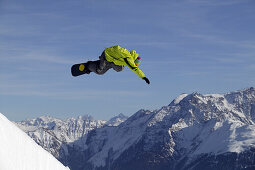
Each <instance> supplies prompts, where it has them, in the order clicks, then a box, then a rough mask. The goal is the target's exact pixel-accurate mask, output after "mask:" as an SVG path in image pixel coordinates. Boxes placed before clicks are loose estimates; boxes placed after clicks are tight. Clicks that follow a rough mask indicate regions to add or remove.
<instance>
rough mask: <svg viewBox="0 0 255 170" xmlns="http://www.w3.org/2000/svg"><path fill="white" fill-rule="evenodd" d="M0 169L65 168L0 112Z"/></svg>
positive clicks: (46, 169)
mask: <svg viewBox="0 0 255 170" xmlns="http://www.w3.org/2000/svg"><path fill="white" fill-rule="evenodd" d="M0 146H1V151H0V169H1V170H7V169H8V170H17V169H18V170H35V169H36V170H52V169H54V170H67V169H68V168H66V167H64V166H63V165H62V164H61V163H60V162H59V161H57V159H55V158H54V157H53V156H52V155H51V154H49V153H48V152H46V151H45V150H44V149H43V148H42V147H40V146H39V145H37V144H36V143H35V142H34V141H33V140H32V139H31V138H30V137H29V136H27V135H26V134H25V133H24V132H23V131H21V130H20V129H19V128H18V127H16V126H15V125H14V124H13V123H12V122H10V121H9V120H8V119H7V118H6V117H4V116H3V115H2V114H0Z"/></svg>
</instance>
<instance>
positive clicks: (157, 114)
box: [81, 88, 255, 170]
mask: <svg viewBox="0 0 255 170" xmlns="http://www.w3.org/2000/svg"><path fill="white" fill-rule="evenodd" d="M254 116H255V90H254V88H250V89H245V90H242V91H238V92H232V93H227V94H224V95H219V94H212V95H202V94H199V93H193V94H190V95H182V96H180V97H178V98H177V100H174V101H173V102H172V103H171V104H170V105H169V106H165V107H162V108H161V109H160V110H157V111H154V112H151V111H145V110H141V111H139V112H137V113H136V114H134V115H133V116H131V117H130V118H129V119H127V120H126V121H125V122H124V123H122V124H121V125H119V126H117V127H104V128H99V129H95V130H93V131H91V133H89V135H88V138H87V139H86V145H87V149H85V151H84V152H83V153H84V154H85V155H86V156H85V157H84V158H87V159H86V160H83V161H82V162H83V166H82V168H81V169H83V168H85V169H86V168H88V169H118V170H126V169H137V170H138V169H146V170H149V169H162V170H163V169H186V168H190V169H192V168H193V169H197V168H198V169H203V168H208V167H204V166H203V161H199V160H200V159H202V158H203V159H204V161H205V160H207V161H208V162H210V164H207V166H208V165H209V166H211V167H213V168H216V167H217V166H218V163H220V161H222V160H224V158H225V159H226V160H228V158H229V159H230V157H231V158H232V157H233V160H232V161H233V162H231V163H230V165H232V166H229V167H230V168H229V169H231V168H232V169H233V168H234V169H235V168H241V167H242V166H245V165H246V164H251V167H252V168H255V165H254V163H253V164H252V162H254V161H255V156H253V155H255V153H254V152H253V148H254V145H255V130H254V129H255V126H254ZM245 153H247V154H248V155H249V154H250V155H251V156H250V157H249V158H250V162H249V161H248V162H247V163H245V162H239V164H234V162H236V161H237V160H236V159H239V157H238V156H235V155H242V154H243V155H245ZM233 154H234V155H233ZM225 155H227V156H225ZM228 155H229V156H228ZM218 156H219V157H221V158H222V159H219V158H218ZM244 157H245V156H244ZM212 158H213V159H212ZM234 158H235V159H234ZM216 160H217V161H216ZM239 160H242V159H239ZM194 162H196V163H194ZM217 162H218V163H217ZM221 163H222V164H226V162H221ZM234 165H235V166H234Z"/></svg>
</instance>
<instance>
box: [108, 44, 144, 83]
mask: <svg viewBox="0 0 255 170" xmlns="http://www.w3.org/2000/svg"><path fill="white" fill-rule="evenodd" d="M104 53H105V59H106V60H107V61H109V62H113V63H114V64H116V65H119V66H123V65H127V66H128V67H129V68H130V69H131V70H132V71H133V72H134V73H135V74H137V75H138V76H139V77H140V78H141V79H142V78H144V77H145V75H144V73H143V72H142V71H141V70H140V69H139V68H138V67H137V66H136V65H135V63H134V61H135V60H136V59H137V57H138V56H139V54H137V53H136V51H135V50H132V51H130V52H129V51H128V50H127V49H125V48H121V47H120V46H113V47H110V48H106V49H105V51H104Z"/></svg>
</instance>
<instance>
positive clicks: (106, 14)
mask: <svg viewBox="0 0 255 170" xmlns="http://www.w3.org/2000/svg"><path fill="white" fill-rule="evenodd" d="M254 9H255V1H253V0H225V1H222V0H160V1H155V0H140V1H138V0H128V1H124V0H107V1H106V0H104V1H103V0H75V1H71V0H56V1H50V0H44V1H33V0H12V1H9V0H2V1H0V112H1V113H3V114H5V116H7V117H8V118H9V119H11V120H23V119H26V118H33V117H38V116H41V115H51V116H54V117H58V118H66V117H76V116H78V115H84V114H90V115H92V116H93V117H94V118H95V119H109V118H110V117H112V116H114V115H117V114H119V113H124V114H126V115H131V114H133V113H135V112H136V111H138V110H139V109H141V108H144V109H152V110H154V109H158V108H160V107H162V106H164V105H168V104H169V103H170V102H171V101H172V100H173V99H174V98H175V97H177V96H178V95H180V94H181V93H192V92H199V93H206V94H207V93H225V92H229V91H234V90H238V89H243V88H247V87H251V86H253V87H254V84H255V76H254V73H255V31H254V30H255V22H254V21H255V10H254ZM113 45H120V46H122V47H125V48H127V49H129V50H132V49H134V50H136V51H137V52H138V53H139V54H140V56H141V57H142V63H141V65H140V66H139V67H140V68H141V70H142V71H143V72H144V73H145V75H146V76H147V77H148V78H149V79H150V81H151V84H150V85H147V84H146V83H145V82H144V81H143V80H141V79H140V78H139V77H137V75H135V74H134V73H133V72H132V71H131V70H129V69H128V68H127V67H126V68H125V70H124V71H122V72H120V73H117V72H114V71H113V70H110V71H108V72H107V73H106V74H105V75H103V76H99V75H95V74H90V75H85V76H80V77H76V78H74V77H72V76H71V74H70V67H71V65H72V64H75V63H80V62H85V61H87V60H97V59H98V56H99V55H100V54H101V53H102V51H103V50H104V49H105V48H107V47H110V46H113Z"/></svg>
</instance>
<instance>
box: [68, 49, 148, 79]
mask: <svg viewBox="0 0 255 170" xmlns="http://www.w3.org/2000/svg"><path fill="white" fill-rule="evenodd" d="M140 59H141V57H140V56H139V54H137V53H136V51H135V50H132V51H130V52H129V51H128V50H127V49H125V48H122V47H120V46H113V47H109V48H106V49H105V50H104V51H103V53H102V54H101V56H99V60H96V61H88V62H87V63H81V64H75V65H73V66H72V69H71V71H72V75H73V76H79V75H82V74H90V72H94V73H96V74H99V75H102V74H104V73H106V72H107V71H108V70H109V69H111V68H113V69H114V70H115V71H117V72H120V71H122V70H123V69H124V65H127V66H128V67H129V68H130V69H131V70H132V71H133V72H134V73H135V74H137V75H138V76H139V77H140V78H141V79H143V80H145V81H146V83H148V84H150V81H149V79H148V78H147V77H145V75H144V73H143V72H142V71H141V70H140V69H139V68H138V67H137V66H138V65H139V64H140V62H141V61H140Z"/></svg>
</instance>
